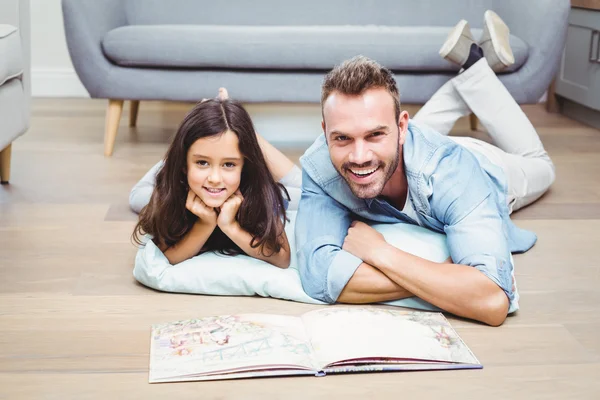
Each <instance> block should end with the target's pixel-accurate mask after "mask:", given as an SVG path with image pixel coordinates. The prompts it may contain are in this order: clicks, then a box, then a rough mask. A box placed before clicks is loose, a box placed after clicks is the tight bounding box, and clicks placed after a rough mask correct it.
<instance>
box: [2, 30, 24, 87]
mask: <svg viewBox="0 0 600 400" xmlns="http://www.w3.org/2000/svg"><path fill="white" fill-rule="evenodd" d="M22 73H23V50H22V48H21V37H20V36H19V30H18V29H17V28H16V27H14V26H12V25H4V24H0V85H3V84H4V83H5V82H6V81H8V80H9V79H12V78H15V77H17V76H19V75H21V74H22Z"/></svg>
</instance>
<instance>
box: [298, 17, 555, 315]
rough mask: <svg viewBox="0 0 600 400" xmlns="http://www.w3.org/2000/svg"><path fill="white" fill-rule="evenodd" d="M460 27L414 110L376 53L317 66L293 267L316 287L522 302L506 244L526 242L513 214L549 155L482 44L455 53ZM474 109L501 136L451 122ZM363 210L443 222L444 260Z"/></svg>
mask: <svg viewBox="0 0 600 400" xmlns="http://www.w3.org/2000/svg"><path fill="white" fill-rule="evenodd" d="M487 17H489V15H487ZM461 22H463V21H461ZM486 22H489V23H501V21H493V20H491V19H490V20H488V21H486ZM500 28H502V26H500ZM455 30H460V31H461V32H459V35H458V36H456V32H454V33H451V35H450V36H449V39H448V40H449V41H450V42H447V43H446V44H445V48H446V50H445V54H442V55H443V56H446V58H448V59H451V60H452V61H455V62H456V61H457V60H461V61H460V63H461V65H462V66H463V68H464V71H463V72H462V73H461V74H459V75H458V76H457V77H455V78H454V79H452V80H451V81H449V82H448V83H447V84H446V85H445V86H444V87H442V88H441V89H440V90H439V91H438V93H436V94H435V95H434V97H433V98H432V99H431V100H430V101H429V102H428V104H427V105H426V106H425V107H424V108H423V109H422V110H421V111H420V112H419V114H417V116H416V117H415V119H413V120H410V119H409V115H408V113H407V112H406V111H402V110H401V108H400V98H399V91H398V88H397V86H396V83H395V81H394V78H393V75H392V74H391V72H390V71H389V70H388V69H386V68H384V67H382V66H381V65H379V64H377V63H376V62H374V61H372V60H369V59H367V58H365V57H356V58H354V59H352V60H348V61H346V62H344V63H343V64H341V65H339V66H337V67H336V68H335V69H333V70H332V71H331V72H330V73H329V74H328V75H327V76H326V77H325V80H324V83H323V86H322V96H321V104H322V113H323V122H322V127H323V132H324V133H323V135H321V136H320V137H319V138H318V139H317V140H316V141H315V143H314V144H313V145H312V146H311V147H310V148H309V149H308V150H307V152H306V153H305V154H304V156H303V157H302V158H301V163H302V167H303V176H302V198H301V200H300V205H299V210H298V215H297V219H296V241H297V247H298V255H299V263H300V265H299V267H300V274H301V279H302V283H303V287H304V290H305V291H306V292H307V294H309V295H310V296H311V297H314V298H316V299H320V300H322V301H325V302H328V303H333V302H342V303H371V302H382V301H389V300H396V299H401V298H406V297H410V296H417V297H419V298H421V299H423V300H425V301H427V302H429V303H431V304H433V305H435V306H437V307H439V308H441V309H443V310H445V311H448V312H450V313H453V314H456V315H458V316H462V317H466V318H469V319H474V320H477V321H481V322H484V323H486V324H489V325H493V326H498V325H500V324H502V323H503V322H504V320H505V318H506V316H507V314H508V313H510V312H513V311H515V310H516V309H518V294H517V291H516V287H515V282H514V273H513V263H512V258H511V252H524V251H527V250H528V249H529V248H531V247H532V246H533V245H534V243H535V241H536V236H535V235H534V234H533V233H532V232H528V231H525V230H522V229H520V228H518V227H517V226H515V225H514V224H513V223H512V221H511V220H510V216H509V214H510V212H512V210H515V209H517V208H519V207H523V206H525V205H527V204H530V203H531V202H533V201H534V200H536V199H537V198H539V197H540V196H541V195H542V194H543V193H544V192H545V191H546V190H547V188H548V187H549V186H550V184H551V183H552V182H553V180H554V166H553V164H552V162H551V161H550V158H549V157H548V155H547V153H546V152H545V151H544V149H543V146H542V144H541V142H540V140H539V137H538V136H537V133H536V132H535V130H534V129H533V126H532V125H531V123H530V122H529V120H528V119H527V118H526V116H525V115H524V114H523V112H522V111H521V109H520V108H519V106H518V105H517V104H516V103H515V101H514V99H513V98H512V97H511V96H510V94H509V93H508V91H507V90H506V88H505V87H504V86H503V85H502V84H501V82H500V81H499V80H498V78H497V77H496V75H495V73H494V71H492V69H491V68H490V65H488V63H489V61H490V59H491V57H487V56H488V54H486V55H485V56H486V58H488V60H487V62H486V59H484V58H483V51H482V48H481V47H484V46H483V45H481V43H480V45H481V47H479V46H477V44H475V43H467V46H466V51H467V53H465V54H462V55H460V54H459V57H454V56H456V55H457V53H456V52H457V51H459V50H457V49H458V47H457V46H458V45H459V44H460V45H461V46H462V48H465V46H464V44H465V43H459V42H460V41H464V40H467V41H472V38H470V33H469V32H467V30H468V25H467V26H466V28H465V25H464V23H463V24H462V25H461V24H459V25H457V27H456V28H455ZM496 32H500V33H502V30H501V29H496ZM453 34H454V37H453V36H452V35H453ZM505 34H506V36H507V35H508V32H507V29H506V32H505ZM465 38H466V39H465ZM469 38H470V39H469ZM495 43H502V41H501V40H500V41H497V42H495ZM469 45H471V46H470V47H469ZM504 45H505V46H507V45H508V40H506V41H505V42H504ZM442 51H444V48H442ZM488 51H491V52H497V53H498V52H499V49H497V48H496V49H495V50H494V49H493V48H490V49H489V50H488ZM502 51H503V52H504V54H510V55H512V53H510V48H508V49H503V50H502ZM507 52H509V53H507ZM496 61H497V59H496ZM490 64H491V63H490ZM492 66H494V67H495V65H492ZM495 69H496V70H498V68H495ZM470 112H474V113H475V114H476V115H477V116H478V118H479V119H480V121H481V123H482V124H483V125H484V126H485V127H486V128H487V130H488V132H489V134H490V136H491V137H492V139H493V141H494V144H496V146H498V147H495V146H492V145H489V144H487V143H484V142H481V141H477V140H474V139H470V138H449V137H447V136H445V135H447V133H448V132H449V131H450V129H451V127H452V125H453V123H454V122H455V120H456V119H457V118H459V117H461V116H463V115H468V114H469V113H470ZM421 121H423V122H425V123H427V126H426V125H425V124H424V123H422V122H421ZM365 220H367V221H373V222H380V223H398V222H405V223H411V224H418V225H421V226H424V227H426V228H429V229H432V230H434V231H437V232H442V233H445V234H446V236H447V243H448V247H449V251H450V255H451V260H449V261H447V262H446V263H437V262H432V261H429V260H426V259H423V258H420V257H417V256H414V255H411V254H409V253H406V252H404V251H402V250H399V249H397V248H395V247H393V246H391V245H389V244H388V243H386V241H385V239H384V238H383V236H382V235H381V234H379V233H378V232H377V231H375V230H374V229H373V228H371V227H370V226H369V225H367V224H365V223H364V222H361V221H365Z"/></svg>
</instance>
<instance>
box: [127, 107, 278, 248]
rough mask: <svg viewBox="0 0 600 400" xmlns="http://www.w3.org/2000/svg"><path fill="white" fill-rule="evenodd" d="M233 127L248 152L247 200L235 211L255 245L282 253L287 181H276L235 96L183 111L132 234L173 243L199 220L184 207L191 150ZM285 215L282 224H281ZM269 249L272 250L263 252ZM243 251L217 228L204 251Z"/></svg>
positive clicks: (243, 183)
mask: <svg viewBox="0 0 600 400" xmlns="http://www.w3.org/2000/svg"><path fill="white" fill-rule="evenodd" d="M228 130H230V131H232V132H234V133H235V134H236V135H237V137H238V141H239V149H240V152H241V153H242V155H243V157H244V166H243V168H242V176H241V183H240V188H239V189H240V192H241V193H242V195H243V196H244V201H243V202H242V204H241V205H240V208H239V210H238V213H237V220H238V222H239V224H240V226H241V227H242V228H243V229H244V230H245V231H247V232H248V233H250V234H251V235H252V241H251V243H250V244H251V246H252V247H254V248H260V251H261V253H262V254H263V255H265V256H269V255H272V254H274V253H278V252H279V251H280V250H281V249H282V246H283V244H284V243H283V236H282V234H283V229H284V224H285V221H286V213H285V203H284V199H283V194H282V190H283V191H284V192H285V193H286V195H287V191H285V188H284V187H283V185H281V184H279V183H277V182H275V180H274V179H273V176H272V175H271V173H270V172H269V169H268V168H267V163H266V161H265V158H264V156H263V154H262V151H261V149H260V146H259V144H258V140H257V139H256V132H255V130H254V126H253V124H252V120H251V118H250V115H248V112H247V111H246V110H245V109H244V107H242V105H241V104H239V103H237V102H234V101H231V100H218V99H214V100H207V101H203V102H201V103H198V104H196V106H195V107H194V108H193V109H192V110H191V111H190V112H189V113H188V114H187V115H186V116H185V118H184V119H183V121H182V122H181V125H180V126H179V129H178V130H177V134H176V135H175V139H173V142H172V143H171V146H170V147H169V150H168V151H167V155H166V157H165V160H164V161H165V162H164V165H163V167H162V169H161V170H160V171H159V172H158V174H157V175H156V187H155V188H154V191H153V192H152V196H151V198H150V202H149V203H148V205H147V206H146V207H144V208H143V209H142V211H141V212H140V216H139V221H138V223H137V225H136V227H135V229H134V231H133V235H132V238H133V240H134V242H135V243H137V244H139V245H141V244H142V240H141V236H143V235H144V234H148V235H151V236H152V238H153V240H154V243H155V244H156V245H157V246H160V245H163V246H165V247H171V246H173V245H174V244H176V243H177V242H179V241H180V240H181V239H182V238H183V237H184V235H185V234H186V233H188V232H189V231H190V230H191V229H192V226H193V225H194V222H195V221H196V220H197V218H198V217H196V216H195V215H194V214H193V213H192V212H190V211H188V210H187V208H186V207H185V201H186V198H187V193H188V185H187V154H188V150H189V149H190V147H191V146H192V144H194V143H195V142H196V140H198V139H201V138H205V137H209V136H216V135H221V134H223V133H225V132H226V131H228ZM282 220H283V223H282ZM265 249H268V252H266V251H265ZM207 251H217V252H220V253H222V254H228V255H236V254H240V253H243V252H242V250H241V249H240V248H239V246H237V245H236V244H235V243H234V242H233V241H232V240H231V239H229V237H227V235H225V234H224V233H223V232H222V231H221V230H220V229H219V227H216V228H215V230H214V232H213V233H212V235H211V236H210V237H209V239H208V240H207V241H206V243H205V244H204V247H203V248H202V251H201V252H200V253H203V252H207Z"/></svg>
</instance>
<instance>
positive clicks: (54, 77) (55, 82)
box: [31, 68, 90, 98]
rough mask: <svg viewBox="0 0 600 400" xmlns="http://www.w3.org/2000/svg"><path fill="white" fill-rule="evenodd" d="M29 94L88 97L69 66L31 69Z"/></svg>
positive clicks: (36, 95) (37, 95)
mask: <svg viewBox="0 0 600 400" xmlns="http://www.w3.org/2000/svg"><path fill="white" fill-rule="evenodd" d="M31 95H32V96H33V97H83V98H89V97H90V95H89V93H88V92H87V90H86V89H85V87H84V86H83V84H82V83H81V81H80V80H79V77H78V76H77V73H76V72H75V70H74V69H70V68H34V69H32V71H31Z"/></svg>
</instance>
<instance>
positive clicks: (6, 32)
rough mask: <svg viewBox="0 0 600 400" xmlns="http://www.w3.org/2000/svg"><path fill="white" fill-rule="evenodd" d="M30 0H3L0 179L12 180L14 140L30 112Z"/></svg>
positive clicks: (26, 124) (0, 18) (0, 6)
mask: <svg viewBox="0 0 600 400" xmlns="http://www.w3.org/2000/svg"><path fill="white" fill-rule="evenodd" d="M29 37H30V34H29V0H1V1H0V181H1V182H2V183H8V180H9V179H10V159H11V150H12V142H13V141H14V140H15V139H16V138H18V137H19V136H21V135H22V134H23V133H25V131H27V128H28V127H29V119H30V114H31V84H30V82H31V81H30V72H29V71H30V67H29V63H30V61H29V60H30V54H29V53H30V39H29Z"/></svg>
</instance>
